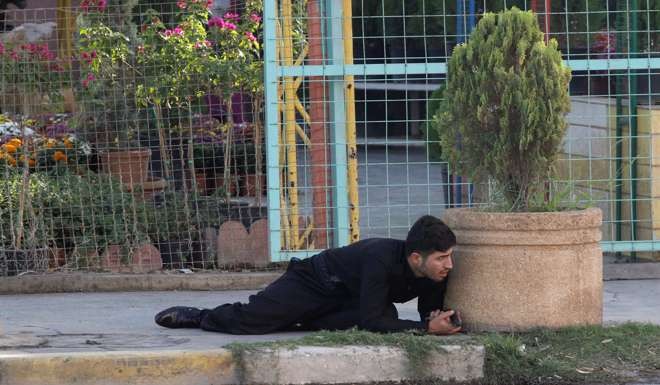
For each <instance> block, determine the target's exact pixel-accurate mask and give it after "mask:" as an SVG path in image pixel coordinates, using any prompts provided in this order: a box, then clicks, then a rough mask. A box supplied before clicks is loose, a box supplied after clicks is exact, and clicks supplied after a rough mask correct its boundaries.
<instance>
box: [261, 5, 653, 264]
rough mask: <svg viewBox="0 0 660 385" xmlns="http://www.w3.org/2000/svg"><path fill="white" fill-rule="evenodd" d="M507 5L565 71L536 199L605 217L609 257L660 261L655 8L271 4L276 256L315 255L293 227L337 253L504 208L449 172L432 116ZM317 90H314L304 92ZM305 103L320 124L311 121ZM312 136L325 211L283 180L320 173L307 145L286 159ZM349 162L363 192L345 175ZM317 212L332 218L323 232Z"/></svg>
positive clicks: (486, 185) (300, 182) (302, 181)
mask: <svg viewBox="0 0 660 385" xmlns="http://www.w3.org/2000/svg"><path fill="white" fill-rule="evenodd" d="M514 6H515V7H518V8H520V9H523V10H531V11H534V12H535V13H536V15H537V19H538V24H539V28H540V30H541V32H542V33H543V35H544V39H545V41H546V42H547V41H549V40H550V39H555V40H556V41H557V44H558V48H559V49H560V51H561V54H562V58H563V59H564V61H565V63H566V64H567V65H568V66H569V67H570V68H571V70H572V79H571V82H570V94H571V101H570V107H571V112H570V113H569V114H568V115H567V117H566V118H567V125H568V126H567V130H566V134H565V137H564V139H563V141H562V145H561V151H560V155H559V159H558V161H557V162H556V164H555V170H554V174H553V176H552V178H551V179H549V180H548V183H547V184H546V188H545V189H546V191H545V193H544V194H543V197H542V198H541V199H542V200H543V201H545V202H541V203H543V204H545V205H546V206H548V205H551V206H557V207H582V206H587V205H595V206H598V207H601V208H602V209H603V213H604V221H603V228H602V230H603V243H602V245H603V249H604V250H605V251H606V252H607V253H612V254H613V255H614V254H616V255H618V256H619V257H621V258H624V259H632V260H635V259H636V258H639V257H641V260H652V259H656V258H657V257H658V251H659V250H660V243H658V242H657V238H656V232H657V231H658V230H659V229H660V227H658V223H660V222H658V221H657V218H656V217H657V216H658V215H660V213H656V212H655V211H657V210H654V208H653V205H654V203H655V202H656V200H657V198H658V195H657V192H656V191H655V190H654V188H655V187H654V186H655V185H656V184H657V183H655V182H657V180H658V178H659V177H660V176H658V175H655V174H654V173H655V167H656V164H655V162H654V160H653V159H654V157H653V150H654V142H653V140H654V138H655V134H656V132H655V130H657V127H656V126H657V117H656V115H657V114H656V112H657V105H658V99H659V98H658V96H659V93H660V57H659V56H660V48H659V47H658V44H660V40H659V39H660V34H659V33H658V32H659V27H658V25H659V23H658V22H659V21H660V3H659V2H658V1H631V0H629V1H618V2H607V1H570V2H569V1H504V0H488V1H469V0H468V1H453V0H450V1H424V0H419V1H405V2H403V1H383V0H359V1H352V2H343V1H331V0H327V1H307V2H297V1H293V0H292V1H266V2H265V7H266V8H265V10H266V13H265V15H266V17H265V26H266V34H265V36H266V38H265V45H266V56H265V58H266V64H265V65H266V88H267V90H268V87H272V88H271V92H270V93H269V92H267V95H271V97H270V98H268V99H267V101H266V110H267V111H268V112H269V113H268V112H267V117H268V119H267V120H268V121H269V122H270V123H269V126H268V128H267V131H268V132H272V133H278V135H279V136H275V137H274V139H273V140H272V141H271V142H270V143H269V144H268V146H269V148H272V150H273V151H272V153H273V154H275V153H276V151H277V155H279V157H277V156H273V157H272V158H271V157H269V161H268V163H269V168H270V167H272V170H271V171H272V172H273V173H274V174H277V177H278V179H277V180H275V179H273V180H274V181H276V183H275V184H271V187H273V188H274V187H276V186H279V185H281V186H283V190H281V191H283V192H282V194H283V195H282V196H279V195H277V194H278V191H277V190H276V189H274V190H271V191H272V192H273V194H272V196H271V198H270V200H269V209H270V210H271V213H273V214H274V215H277V214H279V217H280V220H281V224H282V226H280V225H279V223H278V224H276V223H273V222H271V228H270V230H271V234H272V236H273V238H275V239H278V241H276V242H275V243H271V255H273V256H275V257H274V258H275V259H278V258H279V259H283V260H286V259H288V258H289V257H292V256H299V255H303V256H304V255H310V254H311V253H313V252H314V251H315V250H318V249H319V248H320V247H319V245H318V244H313V242H309V240H308V241H306V242H296V241H295V239H296V235H300V234H304V231H305V230H304V229H301V228H296V229H292V225H294V224H295V223H298V222H300V223H302V221H304V223H306V224H309V223H313V226H311V227H309V226H308V228H310V229H312V232H311V234H315V230H316V229H318V228H323V229H324V230H327V231H326V232H327V234H326V235H325V237H326V238H327V239H328V242H329V243H327V244H328V245H343V244H346V243H348V242H351V241H352V240H353V239H352V238H351V237H352V236H353V235H355V234H359V237H362V238H365V237H376V236H388V237H396V238H403V237H405V235H406V232H407V230H408V228H409V226H410V225H411V224H412V223H413V222H414V221H415V220H416V219H417V218H418V217H419V216H420V215H423V214H433V215H437V216H442V213H443V211H444V209H445V208H448V207H467V206H474V207H481V206H489V205H490V206H492V205H493V203H494V202H495V201H497V200H498V196H497V191H496V189H495V188H494V186H493V184H492V182H489V181H483V182H477V181H475V180H473V179H470V178H469V177H468V176H467V175H459V174H456V173H455V172H453V170H452V167H451V165H450V164H448V163H446V162H445V161H444V160H443V157H442V148H441V146H440V141H439V135H438V132H437V126H438V125H437V124H436V122H435V121H434V116H435V115H436V114H437V112H438V109H439V106H440V104H441V103H442V102H443V101H444V99H443V93H442V89H443V87H444V84H445V82H446V79H447V62H448V60H449V57H450V56H451V54H452V52H453V50H454V47H456V46H457V45H458V44H461V43H464V42H466V41H467V40H468V39H469V37H470V33H471V32H472V30H473V28H474V26H475V25H476V23H478V22H479V21H480V20H481V18H482V16H483V13H484V12H499V11H502V10H504V9H509V8H511V7H514ZM269 48H270V51H269ZM269 52H270V53H269ZM269 55H270V56H269ZM539 77H540V78H541V79H542V78H543V74H539ZM317 82H318V83H320V85H318V86H317V87H316V90H317V91H314V90H313V89H314V87H311V86H309V84H310V83H317ZM287 84H289V85H290V88H288V91H287ZM449 102H451V101H449ZM549 102H550V101H549ZM314 108H316V109H317V110H318V111H321V113H319V112H318V111H317V113H316V114H315V115H314V117H312V118H311V123H310V117H309V115H311V114H310V110H312V109H314ZM631 110H632V112H629V111H631ZM287 114H288V115H287ZM287 124H290V126H289V128H290V129H289V130H288V131H287V128H286V127H287ZM314 126H316V127H323V128H324V130H325V133H324V135H323V136H322V137H321V138H322V139H321V141H322V142H324V143H326V146H325V147H324V151H327V154H329V155H328V156H329V159H330V162H329V163H330V167H329V168H327V169H325V170H326V171H327V174H324V176H323V180H324V181H328V182H327V183H326V182H324V183H323V184H322V185H323V186H325V187H327V188H328V191H329V192H328V193H329V194H330V195H332V198H334V201H332V200H314V199H311V198H310V197H309V194H308V193H309V191H307V190H309V189H310V182H309V180H311V179H310V178H311V177H312V176H313V175H317V174H316V173H315V172H313V171H312V172H311V176H310V175H308V174H306V173H303V174H300V175H297V176H292V175H290V174H289V175H286V174H285V173H281V172H279V171H280V170H281V167H283V166H284V163H283V160H282V159H286V161H285V162H287V166H286V167H289V168H291V167H292V165H293V163H295V164H296V165H297V166H296V167H302V168H303V169H310V170H311V169H312V168H313V167H318V166H319V165H318V163H315V162H314V161H313V159H311V158H310V157H309V156H304V155H302V154H303V153H305V151H306V150H304V151H303V152H301V155H300V156H297V157H296V158H295V162H293V163H292V159H293V158H292V157H291V156H289V155H287V154H286V151H287V150H286V149H290V146H291V145H292V143H295V146H296V147H298V148H309V143H306V141H307V140H308V138H306V137H305V135H309V133H310V132H311V131H312V130H313V127H314ZM276 127H277V128H276ZM654 127H656V128H654ZM287 132H289V133H293V132H295V133H296V134H295V135H290V136H289V137H288V138H287ZM353 135H355V136H354V137H353ZM280 139H281V141H280ZM312 142H313V141H312ZM275 149H277V150H275ZM291 154H292V153H291ZM296 154H297V153H296ZM352 155H354V156H355V159H357V162H356V163H357V165H356V168H357V170H356V173H355V174H353V175H357V182H355V180H354V178H353V177H352V176H349V174H350V173H351V167H354V166H352V165H351V163H350V159H351V156H352ZM324 163H325V162H324ZM338 169H339V170H338ZM280 177H281V178H280ZM292 179H293V180H294V182H295V183H293V184H292V183H291V181H292ZM314 186H315V185H314V184H313V183H312V184H311V190H314ZM294 190H295V191H296V193H293V194H292V191H294ZM298 192H299V193H300V194H302V195H301V196H302V197H304V199H303V200H300V201H299V200H297V199H298V196H297V195H296V194H297V193H298ZM355 192H357V194H355ZM351 194H353V195H351ZM293 195H296V198H295V199H296V201H295V202H291V201H290V198H291V196H293ZM280 198H282V199H280ZM319 205H321V206H323V207H325V208H327V210H324V211H323V213H324V214H323V217H322V218H323V220H321V221H319V220H318V218H316V219H315V217H318V216H319V215H320V214H319V210H318V209H319V207H318V206H319ZM355 207H357V208H358V209H359V210H357V212H356V211H351V210H353V209H354V208H355ZM329 213H331V215H329ZM296 216H298V217H296ZM310 216H311V217H310ZM301 218H304V219H301ZM291 232H293V234H294V236H293V237H290V236H289V235H286V234H291ZM287 237H288V238H287ZM305 244H308V245H309V246H311V248H307V249H306V248H305V247H304V246H303V245H305ZM323 245H326V243H324V244H323ZM278 255H279V257H278Z"/></svg>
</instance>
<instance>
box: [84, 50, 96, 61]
mask: <svg viewBox="0 0 660 385" xmlns="http://www.w3.org/2000/svg"><path fill="white" fill-rule="evenodd" d="M80 56H82V59H83V60H84V61H85V63H87V64H92V61H94V59H96V51H92V52H91V53H89V52H83V53H82V54H81V55H80Z"/></svg>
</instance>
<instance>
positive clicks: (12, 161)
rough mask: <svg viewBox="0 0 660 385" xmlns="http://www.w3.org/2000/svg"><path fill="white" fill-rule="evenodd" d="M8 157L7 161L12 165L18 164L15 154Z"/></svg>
mask: <svg viewBox="0 0 660 385" xmlns="http://www.w3.org/2000/svg"><path fill="white" fill-rule="evenodd" d="M6 159H7V163H9V164H11V165H12V166H16V159H14V157H13V156H11V155H7V156H6Z"/></svg>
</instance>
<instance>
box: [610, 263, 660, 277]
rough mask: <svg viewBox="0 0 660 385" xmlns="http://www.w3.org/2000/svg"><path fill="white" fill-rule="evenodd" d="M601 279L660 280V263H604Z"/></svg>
mask: <svg viewBox="0 0 660 385" xmlns="http://www.w3.org/2000/svg"><path fill="white" fill-rule="evenodd" d="M603 279H604V280H605V281H616V280H625V279H660V263H659V262H640V263H606V264H604V265H603Z"/></svg>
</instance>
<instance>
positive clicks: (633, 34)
mask: <svg viewBox="0 0 660 385" xmlns="http://www.w3.org/2000/svg"><path fill="white" fill-rule="evenodd" d="M637 1H638V0H631V1H630V12H628V15H629V17H630V19H629V20H630V23H629V25H630V29H629V31H628V36H629V38H630V51H629V53H628V56H630V55H635V54H636V53H637V50H638V42H637V29H638V21H639V16H638V14H637V10H638V9H639V7H638V6H637ZM628 85H629V89H630V97H629V98H628V100H629V104H628V113H629V114H630V151H629V153H630V195H631V200H630V204H631V207H632V215H631V216H632V234H631V239H632V240H633V241H636V240H637V235H638V233H637V70H628ZM631 257H632V258H633V260H634V259H636V258H637V255H636V253H635V252H634V251H633V252H632V253H631Z"/></svg>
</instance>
